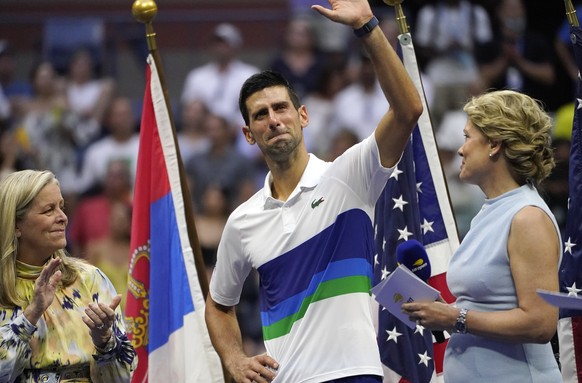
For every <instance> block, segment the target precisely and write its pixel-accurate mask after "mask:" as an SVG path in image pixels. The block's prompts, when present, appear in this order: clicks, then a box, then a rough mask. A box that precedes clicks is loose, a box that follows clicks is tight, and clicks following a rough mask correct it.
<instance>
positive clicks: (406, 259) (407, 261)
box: [396, 239, 431, 282]
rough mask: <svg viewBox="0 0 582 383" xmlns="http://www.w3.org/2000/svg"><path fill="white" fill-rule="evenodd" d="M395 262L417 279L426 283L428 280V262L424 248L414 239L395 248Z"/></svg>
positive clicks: (429, 271) (429, 270)
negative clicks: (404, 267)
mask: <svg viewBox="0 0 582 383" xmlns="http://www.w3.org/2000/svg"><path fill="white" fill-rule="evenodd" d="M396 260H397V261H398V263H399V264H401V265H404V266H406V267H407V268H408V269H409V270H410V271H412V272H413V273H414V274H415V275H416V276H417V277H419V278H420V279H422V280H423V281H425V282H427V281H428V279H429V278H430V273H431V269H430V260H429V259H428V254H427V253H426V250H425V249H424V246H423V245H422V244H421V243H420V242H418V241H417V240H416V239H409V240H408V241H404V242H402V243H401V244H400V245H398V247H397V248H396Z"/></svg>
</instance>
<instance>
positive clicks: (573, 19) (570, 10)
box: [564, 0, 580, 27]
mask: <svg viewBox="0 0 582 383" xmlns="http://www.w3.org/2000/svg"><path fill="white" fill-rule="evenodd" d="M564 3H565V4H566V16H567V17H568V22H569V23H570V25H571V26H573V27H579V26H580V23H579V22H578V16H576V9H575V8H574V6H573V5H572V1H570V0H564Z"/></svg>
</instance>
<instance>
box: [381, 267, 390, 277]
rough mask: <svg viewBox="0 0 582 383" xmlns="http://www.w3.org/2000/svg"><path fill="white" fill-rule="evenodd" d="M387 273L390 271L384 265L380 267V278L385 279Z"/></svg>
mask: <svg viewBox="0 0 582 383" xmlns="http://www.w3.org/2000/svg"><path fill="white" fill-rule="evenodd" d="M388 275H390V271H388V269H387V268H386V266H384V268H382V280H384V279H386V278H387V277H388Z"/></svg>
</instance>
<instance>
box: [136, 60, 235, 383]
mask: <svg viewBox="0 0 582 383" xmlns="http://www.w3.org/2000/svg"><path fill="white" fill-rule="evenodd" d="M148 64H149V65H148V67H147V71H146V77H147V83H146V89H145V95H144V103H143V112H142V120H141V130H140V146H139V156H138V166H137V175H136V182H135V194H134V206H133V219H132V225H131V261H130V268H129V274H130V275H129V286H128V293H127V307H126V320H127V324H128V326H127V327H128V335H129V338H130V339H131V341H132V344H133V346H134V347H135V349H136V351H137V354H138V366H137V369H136V371H135V372H134V375H133V378H132V382H134V383H142V382H150V383H162V382H164V383H165V382H179V383H184V382H186V383H194V382H197V383H203V382H204V383H207V382H217V383H218V382H221V383H223V382H224V378H223V374H222V367H221V364H220V360H219V358H218V355H217V354H216V352H215V350H214V349H213V347H212V345H211V342H210V337H209V335H208V330H207V328H206V323H205V321H204V298H203V294H202V290H201V287H200V283H199V280H198V274H197V271H196V267H195V264H194V253H193V250H192V247H191V245H190V241H189V237H188V233H187V226H186V224H187V223H186V216H185V210H184V199H183V196H182V189H181V182H182V181H181V179H180V172H179V162H178V161H179V157H178V154H177V150H176V146H175V140H174V130H173V127H172V123H171V120H170V115H169V112H168V108H167V106H166V101H165V98H164V94H163V91H162V86H161V83H160V78H159V75H158V71H157V68H156V64H155V60H154V59H153V57H152V55H150V56H149V57H148Z"/></svg>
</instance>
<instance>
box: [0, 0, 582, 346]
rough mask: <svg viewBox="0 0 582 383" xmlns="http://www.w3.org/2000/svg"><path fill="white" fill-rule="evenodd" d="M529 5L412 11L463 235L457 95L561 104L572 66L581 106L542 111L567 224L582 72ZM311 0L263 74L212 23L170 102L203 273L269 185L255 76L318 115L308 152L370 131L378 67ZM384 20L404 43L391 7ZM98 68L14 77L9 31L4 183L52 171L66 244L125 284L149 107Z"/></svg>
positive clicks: (80, 52) (563, 39) (1, 89)
mask: <svg viewBox="0 0 582 383" xmlns="http://www.w3.org/2000/svg"><path fill="white" fill-rule="evenodd" d="M524 1H525V0H499V1H495V2H494V6H493V7H484V6H483V5H480V3H481V2H477V1H473V2H471V1H468V0H437V1H432V2H430V3H427V5H424V6H422V7H420V8H419V9H418V12H415V15H414V16H415V17H414V18H413V19H408V23H409V25H411V33H412V37H413V42H414V44H415V48H416V54H417V58H418V63H419V66H420V70H421V73H422V79H423V84H424V88H425V94H426V97H427V102H428V106H429V110H430V114H431V119H432V123H433V128H434V130H435V134H436V138H437V144H438V146H439V150H440V153H441V158H440V159H441V162H442V166H443V170H444V173H445V175H446V178H447V181H448V187H449V192H450V195H451V200H452V204H453V209H454V212H455V215H456V218H457V224H458V229H459V234H460V236H461V237H462V236H463V235H464V234H465V233H466V232H467V230H468V227H469V224H470V219H471V218H472V217H473V216H474V215H475V214H476V212H477V211H478V210H479V209H480V206H481V204H482V202H483V198H484V197H483V195H482V194H481V192H480V191H479V189H478V188H477V187H475V186H471V185H464V184H461V183H459V180H458V172H459V165H460V158H459V156H458V155H457V153H456V151H457V149H458V148H459V147H460V146H461V145H462V143H463V140H464V137H463V133H462V130H463V127H464V124H465V121H466V119H465V116H464V113H463V112H462V109H461V107H462V105H463V104H464V102H465V101H466V100H467V99H468V98H469V97H470V96H471V95H475V94H479V93H481V92H484V91H487V90H489V89H500V88H509V89H515V90H519V91H522V92H524V93H526V94H528V95H530V96H533V97H535V98H537V99H539V100H540V101H541V102H543V103H544V105H546V106H548V105H553V103H552V101H553V100H549V99H548V97H551V95H552V94H555V92H554V91H553V90H555V89H554V87H555V86H556V84H557V82H556V78H557V75H558V73H557V71H563V72H564V73H567V75H568V76H569V77H568V78H569V79H570V81H571V84H569V85H568V86H566V87H562V89H561V90H560V92H563V93H564V94H566V95H565V96H564V99H566V100H571V101H572V102H571V103H570V102H568V103H566V104H565V105H559V106H553V107H552V109H550V107H549V106H548V107H547V108H548V111H549V112H551V114H552V115H553V116H555V130H554V143H555V148H556V152H555V155H556V161H557V167H556V170H555V171H554V173H553V175H552V176H551V177H550V179H549V181H547V182H546V183H545V184H544V190H543V191H542V195H543V196H544V197H545V198H546V199H547V202H548V204H549V205H550V207H551V208H552V209H553V211H554V214H555V216H556V218H557V219H558V221H559V223H560V225H564V220H565V216H566V209H567V198H568V185H567V178H568V159H569V140H570V134H571V123H572V116H573V110H574V109H573V108H574V106H573V101H574V84H575V81H576V79H577V75H578V74H577V69H576V68H575V66H574V65H573V60H572V52H571V48H570V41H569V34H568V28H567V24H566V21H565V17H564V26H563V27H561V28H560V29H559V30H556V31H555V34H554V35H552V36H547V35H542V34H537V33H535V32H533V31H531V30H530V29H529V26H528V22H527V20H528V17H527V14H526V8H525V4H524ZM311 3H313V1H294V2H292V4H293V7H290V10H289V19H288V20H286V23H285V24H284V25H283V24H282V25H281V31H282V36H283V38H282V41H281V43H280V45H279V47H278V51H276V52H272V57H271V60H270V62H269V64H268V65H267V67H266V68H258V67H255V66H253V65H251V64H249V63H245V62H243V61H242V60H241V59H240V58H239V57H240V56H239V55H240V52H241V51H242V50H243V49H244V45H245V39H251V38H252V36H243V35H242V33H241V31H240V30H239V29H238V28H237V27H236V26H235V25H233V24H230V23H218V24H217V25H216V26H215V28H214V30H213V39H212V41H211V42H210V45H211V46H209V52H211V55H212V58H211V59H210V60H209V61H208V62H207V63H206V64H204V65H202V66H199V67H195V68H193V69H192V70H191V72H190V73H188V75H187V76H186V78H184V79H183V90H182V94H181V97H180V99H179V100H172V101H173V102H174V103H176V104H179V108H178V110H177V111H176V113H175V116H174V117H175V121H176V128H177V132H178V142H179V147H180V152H181V155H182V160H183V163H184V166H185V169H186V173H187V175H188V182H189V188H190V191H191V198H192V201H193V206H194V209H195V217H196V218H195V219H196V229H197V233H198V237H199V239H200V244H201V246H202V250H203V254H204V260H205V263H206V266H207V268H208V276H209V277H210V276H211V272H212V267H213V265H214V262H215V260H216V250H217V246H218V242H219V240H220V236H221V233H222V229H223V227H224V224H225V222H226V219H227V217H228V215H229V213H230V212H231V211H232V210H233V209H234V208H236V207H237V206H238V205H239V204H240V203H241V202H242V201H244V200H246V199H247V198H248V197H249V196H251V195H252V194H254V193H255V192H256V191H257V190H258V189H259V188H260V187H262V185H263V183H264V179H265V175H266V168H265V167H264V163H263V161H262V158H261V157H260V156H261V154H260V152H259V151H258V150H257V148H256V147H254V146H249V145H248V144H247V143H246V141H245V140H244V139H243V136H242V133H241V127H242V125H243V124H244V123H243V120H242V118H241V116H240V112H239V110H238V92H239V89H240V87H241V85H242V83H243V82H244V80H245V79H246V78H247V77H249V76H250V75H251V74H253V73H255V72H257V71H259V70H261V69H267V68H270V69H273V70H276V71H278V72H281V73H282V74H283V75H284V76H285V77H286V78H288V79H289V80H290V82H291V83H292V84H293V85H294V87H295V89H296V90H297V92H298V94H299V95H300V97H301V99H302V101H303V103H304V104H305V105H306V106H307V110H308V111H309V115H310V123H309V126H308V128H307V129H306V130H305V132H304V133H305V140H306V143H307V147H308V148H309V150H310V151H311V152H313V153H315V154H316V155H318V156H319V157H321V158H324V159H326V160H330V161H331V160H333V159H334V158H335V157H337V156H338V155H339V154H341V153H342V152H343V151H344V150H346V149H347V148H349V147H350V146H351V145H353V144H355V143H357V142H359V141H360V140H362V139H363V138H365V137H366V136H367V135H369V134H370V133H371V132H372V130H373V128H374V127H375V126H376V122H377V121H378V119H379V118H380V116H381V115H382V113H383V111H384V110H385V107H386V100H385V98H384V97H383V95H382V91H381V89H380V87H379V85H378V83H377V81H376V78H375V75H374V71H373V70H372V68H371V64H370V61H369V59H368V58H367V57H366V55H365V53H364V52H362V51H361V50H359V49H356V48H354V47H357V46H358V45H357V44H354V39H355V37H354V36H353V34H352V32H351V31H350V30H346V29H345V28H343V27H342V26H340V25H338V24H334V23H329V22H327V20H326V19H324V18H322V17H319V16H318V15H316V14H314V12H312V11H311V10H309V7H308V5H310V4H311ZM323 3H325V4H327V2H326V1H325V2H323ZM488 3H490V2H488ZM560 5H561V4H559V5H558V6H560ZM581 10H582V9H581ZM377 14H378V16H379V17H380V18H381V21H382V22H381V28H382V29H383V30H384V32H385V33H386V35H387V36H388V37H389V40H390V41H391V42H392V43H393V44H397V38H398V37H397V36H398V34H399V32H398V27H397V24H396V21H395V17H394V15H393V14H391V13H390V12H386V11H378V12H377ZM579 14H580V13H579ZM0 38H1V36H0ZM61 58H62V57H61ZM102 64H103V63H100V62H96V57H95V55H93V54H92V52H91V51H90V50H87V49H83V47H79V49H77V50H75V51H74V52H70V55H69V56H68V58H67V65H66V68H65V70H62V69H58V68H57V64H56V63H55V62H51V60H48V59H46V58H43V59H42V60H40V61H39V62H38V63H36V64H35V65H34V66H33V67H32V68H30V77H29V78H15V76H14V73H15V68H16V66H18V65H20V63H19V59H18V54H17V52H15V50H14V49H13V47H12V45H11V42H10V41H6V40H2V41H0V172H1V174H0V177H3V176H5V175H6V174H8V173H10V172H12V171H14V170H20V169H25V168H35V169H43V168H47V169H50V170H52V171H53V172H54V173H55V174H56V175H57V177H58V179H59V180H60V182H61V188H62V192H63V194H64V196H65V200H66V206H67V212H68V215H69V219H70V225H69V232H68V237H69V245H68V246H69V251H70V252H71V253H72V254H73V255H74V256H77V257H81V258H85V259H87V260H88V261H90V262H92V263H94V264H95V265H97V266H99V267H100V268H101V269H102V270H103V271H104V272H105V273H107V274H108V276H109V277H110V279H111V280H112V281H113V283H114V284H115V286H116V288H118V290H119V291H120V292H121V293H124V292H125V289H126V284H127V264H128V257H129V240H130V227H131V213H132V188H133V184H134V178H135V171H136V162H137V155H138V149H139V148H138V146H139V118H140V116H139V111H138V112H137V113H136V111H135V108H133V105H134V103H133V101H135V100H132V99H131V98H129V97H128V96H127V95H124V94H121V93H120V92H119V91H118V89H117V87H116V81H117V80H116V79H115V78H113V77H107V76H106V75H104V74H103V73H100V71H99V68H100V67H102V66H103V65H102ZM570 96H571V97H570ZM253 283H254V284H253ZM257 284H258V279H257V278H255V279H250V282H249V286H248V288H247V289H245V293H244V294H243V299H242V301H241V305H240V306H239V308H238V310H239V312H238V315H239V318H240V321H241V327H242V330H243V335H244V336H245V339H246V341H247V344H248V347H249V348H250V349H252V351H250V352H251V353H256V352H257V351H258V350H260V348H261V347H262V341H261V326H260V319H259V309H258V292H257Z"/></svg>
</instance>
